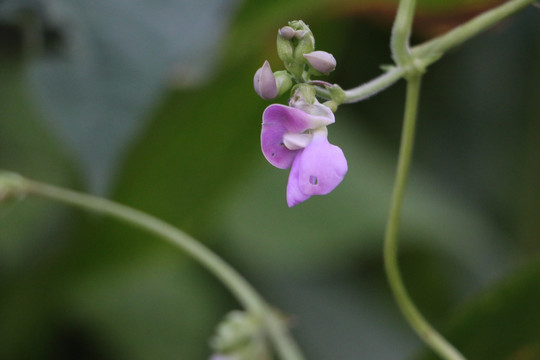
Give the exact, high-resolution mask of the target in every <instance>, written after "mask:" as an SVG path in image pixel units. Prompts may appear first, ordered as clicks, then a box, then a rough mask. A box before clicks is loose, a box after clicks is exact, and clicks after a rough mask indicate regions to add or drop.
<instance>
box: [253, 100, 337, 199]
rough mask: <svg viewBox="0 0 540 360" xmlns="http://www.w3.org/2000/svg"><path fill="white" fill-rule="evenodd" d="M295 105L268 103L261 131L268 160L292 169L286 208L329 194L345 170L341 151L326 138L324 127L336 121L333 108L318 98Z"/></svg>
mask: <svg viewBox="0 0 540 360" xmlns="http://www.w3.org/2000/svg"><path fill="white" fill-rule="evenodd" d="M315 101H316V100H315ZM294 105H295V106H296V107H293V106H285V105H281V104H273V105H270V106H268V107H267V108H266V110H265V111H264V113H263V124H262V131H261V147H262V151H263V154H264V156H265V157H266V159H267V160H268V162H270V164H272V165H274V166H275V167H277V168H280V169H288V168H291V172H290V174H289V182H288V184H287V205H289V207H293V206H295V205H297V204H299V203H301V202H303V201H305V200H307V199H309V198H310V197H311V196H312V195H326V194H328V193H330V192H331V191H332V190H334V189H335V188H336V186H338V185H339V183H341V181H342V180H343V178H344V176H345V174H346V173H347V160H346V159H345V156H344V155H343V151H341V149H340V148H339V147H337V146H335V145H332V144H330V143H329V142H328V138H327V136H328V130H327V128H326V126H327V125H330V124H332V123H334V121H335V118H334V114H333V113H332V111H331V110H330V109H329V108H327V107H326V106H324V105H322V104H319V103H318V102H317V101H316V103H315V104H306V103H305V102H303V101H301V102H297V103H295V104H294ZM299 107H300V108H299Z"/></svg>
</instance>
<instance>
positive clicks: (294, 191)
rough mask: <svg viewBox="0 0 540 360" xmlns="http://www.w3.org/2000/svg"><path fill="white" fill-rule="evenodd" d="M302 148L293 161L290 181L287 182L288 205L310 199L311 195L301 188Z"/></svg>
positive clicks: (291, 205)
mask: <svg viewBox="0 0 540 360" xmlns="http://www.w3.org/2000/svg"><path fill="white" fill-rule="evenodd" d="M303 151H304V150H303V149H302V150H298V154H297V155H296V158H295V159H294V161H293V164H292V167H291V172H290V174H289V182H288V183H287V205H289V207H293V206H295V205H298V204H300V203H301V202H303V201H306V200H307V199H309V197H310V195H306V194H305V193H303V192H302V190H300V184H299V175H300V163H301V162H302V153H303Z"/></svg>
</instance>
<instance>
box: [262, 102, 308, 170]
mask: <svg viewBox="0 0 540 360" xmlns="http://www.w3.org/2000/svg"><path fill="white" fill-rule="evenodd" d="M312 118H313V116H312V115H309V114H307V113H305V112H303V111H302V110H298V109H295V108H292V107H289V106H285V105H280V104H273V105H270V106H268V107H267V108H266V109H265V110H264V113H263V124H262V131H261V148H262V152H263V154H264V157H265V158H266V160H268V162H269V163H270V164H272V165H274V166H275V167H278V168H280V169H288V168H289V167H290V166H291V164H292V161H293V159H294V157H295V156H296V150H289V149H287V148H286V147H285V145H284V144H283V135H285V133H287V132H290V133H298V134H301V133H303V132H304V131H306V130H307V129H309V127H310V124H311V122H312Z"/></svg>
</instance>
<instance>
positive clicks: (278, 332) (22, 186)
mask: <svg viewBox="0 0 540 360" xmlns="http://www.w3.org/2000/svg"><path fill="white" fill-rule="evenodd" d="M25 195H33V196H38V197H43V198H47V199H50V200H54V201H59V202H62V203H64V204H68V205H73V206H76V207H79V208H82V209H85V210H90V211H94V212H97V213H100V214H103V215H108V216H111V217H113V218H115V219H117V220H121V221H123V222H125V223H127V224H130V225H132V226H134V227H137V228H140V229H142V230H145V231H147V232H149V233H151V234H153V235H156V236H158V237H160V238H161V239H163V240H165V241H167V242H170V243H172V244H173V245H175V246H177V247H179V248H181V249H182V250H184V251H185V252H186V253H187V254H188V255H190V256H191V257H193V258H194V259H195V260H197V261H198V262H199V263H201V264H202V265H203V266H204V267H206V268H207V269H208V270H209V271H210V272H211V273H212V274H214V275H215V276H216V277H217V278H218V279H219V280H221V282H222V283H223V284H224V285H225V286H226V287H227V288H228V289H229V290H230V291H231V292H232V293H233V294H234V296H235V297H236V298H237V299H238V301H239V302H240V303H241V304H242V305H243V306H244V307H245V308H246V310H247V311H249V312H251V313H254V314H260V315H261V316H263V317H264V319H265V326H266V328H267V331H268V333H269V335H270V338H271V340H272V341H273V343H274V345H275V347H276V350H277V352H278V353H279V354H280V357H281V359H283V360H303V356H302V354H301V353H300V351H299V349H298V346H297V345H296V344H295V342H294V340H293V339H292V338H291V336H290V335H289V333H288V329H287V328H286V326H285V325H284V324H283V323H282V321H281V319H279V318H278V317H277V315H276V314H275V312H274V311H273V310H271V309H270V308H269V306H268V305H267V304H266V303H265V301H264V300H263V299H262V297H261V296H260V295H259V294H258V293H257V292H256V290H255V289H254V288H253V287H252V286H251V285H250V284H249V283H248V282H247V281H246V280H245V279H244V278H243V277H242V276H241V275H240V274H239V273H238V272H237V271H236V270H234V269H233V268H232V267H231V266H230V265H229V264H227V263H226V262H225V261H223V260H222V259H221V258H220V257H219V256H217V255H216V254H215V253H214V252H212V251H211V250H210V249H208V248H207V247H206V246H204V245H203V244H201V243H199V242H198V241H197V240H195V239H194V238H192V237H191V236H189V235H187V234H186V233H184V232H182V231H181V230H179V229H177V228H175V227H173V226H171V225H169V224H167V223H166V222H164V221H162V220H160V219H158V218H156V217H153V216H151V215H148V214H146V213H144V212H142V211H139V210H135V209H133V208H130V207H128V206H125V205H121V204H118V203H115V202H113V201H110V200H107V199H103V198H98V197H95V196H91V195H87V194H83V193H79V192H76V191H72V190H67V189H62V188H59V187H56V186H52V185H48V184H44V183H40V182H37V181H32V180H29V179H26V178H23V177H21V176H19V175H16V174H12V173H5V172H0V202H1V201H2V200H3V199H4V198H8V197H17V198H21V197H24V196H25Z"/></svg>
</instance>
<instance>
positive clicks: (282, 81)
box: [274, 70, 293, 96]
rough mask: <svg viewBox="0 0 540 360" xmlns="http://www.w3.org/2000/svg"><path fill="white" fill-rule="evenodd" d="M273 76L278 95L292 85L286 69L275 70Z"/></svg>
mask: <svg viewBox="0 0 540 360" xmlns="http://www.w3.org/2000/svg"><path fill="white" fill-rule="evenodd" d="M274 78H275V79H276V84H277V88H278V96H281V95H283V94H285V93H286V92H287V91H289V89H290V88H291V87H292V85H293V82H292V79H291V75H290V74H289V72H288V71H286V70H281V71H276V72H275V73H274Z"/></svg>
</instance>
